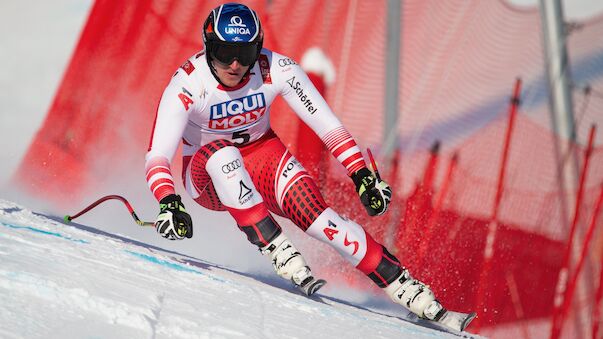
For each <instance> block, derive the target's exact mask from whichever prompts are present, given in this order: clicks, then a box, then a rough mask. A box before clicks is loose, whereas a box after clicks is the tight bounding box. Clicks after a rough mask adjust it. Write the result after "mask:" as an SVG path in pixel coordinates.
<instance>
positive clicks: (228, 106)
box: [209, 93, 266, 130]
mask: <svg viewBox="0 0 603 339" xmlns="http://www.w3.org/2000/svg"><path fill="white" fill-rule="evenodd" d="M264 113H266V99H264V94H263V93H257V94H252V95H249V96H246V97H243V98H239V99H234V100H230V101H227V102H223V103H220V104H216V105H213V106H211V107H210V113H209V128H211V129H215V130H227V129H231V128H236V127H240V126H245V125H251V124H253V123H255V122H257V121H258V120H259V119H260V118H261V117H263V116H264Z"/></svg>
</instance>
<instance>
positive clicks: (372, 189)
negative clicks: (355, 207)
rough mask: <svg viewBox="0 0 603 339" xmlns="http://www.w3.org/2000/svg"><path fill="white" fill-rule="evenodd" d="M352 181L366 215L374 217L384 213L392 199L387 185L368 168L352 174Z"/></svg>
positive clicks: (390, 190)
mask: <svg viewBox="0 0 603 339" xmlns="http://www.w3.org/2000/svg"><path fill="white" fill-rule="evenodd" d="M352 180H353V181H354V184H355V185H356V192H358V195H359V196H360V201H361V202H362V204H363V205H364V208H366V211H367V212H368V214H369V215H370V216H375V215H381V214H383V213H385V211H386V210H387V206H389V203H390V201H391V199H392V189H391V188H390V187H389V185H388V184H387V183H386V182H385V181H383V180H381V179H379V178H377V177H376V176H375V175H374V174H373V172H371V171H369V169H368V168H363V169H361V170H359V171H357V172H356V173H354V174H352Z"/></svg>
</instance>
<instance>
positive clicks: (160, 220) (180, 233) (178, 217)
mask: <svg viewBox="0 0 603 339" xmlns="http://www.w3.org/2000/svg"><path fill="white" fill-rule="evenodd" d="M159 208H160V210H161V211H160V212H159V216H157V221H155V229H156V230H157V232H159V234H161V236H162V237H164V238H167V239H170V240H182V239H184V238H192V237H193V220H192V219H191V216H190V215H188V213H186V210H185V209H184V205H183V204H182V201H181V200H180V196H179V195H176V194H170V195H168V196H167V197H165V198H163V199H161V201H160V202H159Z"/></svg>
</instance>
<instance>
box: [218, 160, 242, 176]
mask: <svg viewBox="0 0 603 339" xmlns="http://www.w3.org/2000/svg"><path fill="white" fill-rule="evenodd" d="M240 167H241V160H239V159H236V160H235V161H231V162H229V163H228V164H225V165H222V172H223V173H224V174H228V173H230V172H232V171H234V170H236V169H237V168H240Z"/></svg>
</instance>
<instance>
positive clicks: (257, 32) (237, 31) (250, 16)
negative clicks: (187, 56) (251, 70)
mask: <svg viewBox="0 0 603 339" xmlns="http://www.w3.org/2000/svg"><path fill="white" fill-rule="evenodd" d="M263 41H264V33H263V32H262V25H261V24H260V19H259V18H258V15H257V14H256V12H255V11H254V10H252V9H251V8H249V7H247V6H245V5H241V4H237V3H227V4H224V5H220V6H218V7H216V8H214V9H213V10H212V11H211V13H209V16H208V17H207V19H206V20H205V23H204V24H203V42H204V43H205V50H206V54H207V56H208V58H207V61H208V62H210V61H211V59H213V60H216V61H218V62H220V63H222V64H226V65H230V64H231V63H232V62H233V61H234V60H238V61H239V63H240V64H241V65H243V66H252V65H253V64H254V63H255V62H256V60H257V59H258V57H259V55H260V51H261V50H262V43H263ZM210 68H211V69H213V66H212V65H211V62H210Z"/></svg>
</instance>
